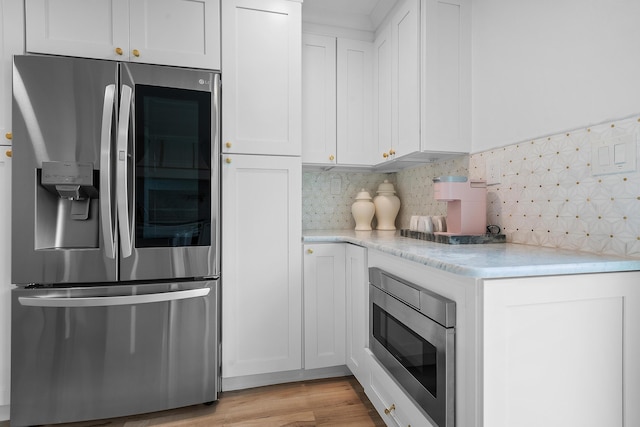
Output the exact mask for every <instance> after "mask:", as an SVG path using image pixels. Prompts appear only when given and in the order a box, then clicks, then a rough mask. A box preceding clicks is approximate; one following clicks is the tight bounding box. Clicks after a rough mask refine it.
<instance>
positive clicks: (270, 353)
mask: <svg viewBox="0 0 640 427" xmlns="http://www.w3.org/2000/svg"><path fill="white" fill-rule="evenodd" d="M300 40H301V3H300V2H298V1H284V0H225V1H223V2H222V151H223V155H222V182H223V187H222V221H223V224H224V226H223V229H222V252H221V253H222V300H223V305H222V377H223V378H222V387H223V390H229V389H232V388H238V387H242V385H240V386H238V385H237V384H242V381H244V380H245V379H247V378H251V377H253V378H255V376H259V375H268V374H272V373H276V372H284V371H293V370H299V369H301V368H302V283H301V281H302V280H301V278H302V271H301V264H302V259H301V253H300V241H301V229H302V213H301V208H300V207H301V205H302V200H301V197H302V166H301V160H300V145H301V144H300V139H301V113H300V110H301V86H300V79H301V53H300V52H301V44H300V43H301V42H300Z"/></svg>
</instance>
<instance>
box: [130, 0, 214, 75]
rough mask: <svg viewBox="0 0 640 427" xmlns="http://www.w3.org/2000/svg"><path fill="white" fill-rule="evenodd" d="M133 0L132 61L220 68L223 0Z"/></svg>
mask: <svg viewBox="0 0 640 427" xmlns="http://www.w3.org/2000/svg"><path fill="white" fill-rule="evenodd" d="M130 1H131V3H130V11H131V14H130V21H129V23H130V32H129V34H130V44H129V51H130V60H131V61H136V62H145V63H152V64H165V65H176V66H180V67H193V68H207V69H213V70H219V69H220V0H162V1H158V0H130ZM136 52H137V54H138V56H137V55H136Z"/></svg>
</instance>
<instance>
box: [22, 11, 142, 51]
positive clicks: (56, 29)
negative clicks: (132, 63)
mask: <svg viewBox="0 0 640 427" xmlns="http://www.w3.org/2000/svg"><path fill="white" fill-rule="evenodd" d="M25 13H26V46H27V51H28V52H34V53H51V54H55V55H66V56H79V57H86V58H98V59H112V60H122V59H124V60H127V59H128V50H129V0H26V2H25ZM118 52H120V53H118Z"/></svg>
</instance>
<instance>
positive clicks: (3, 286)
mask: <svg viewBox="0 0 640 427" xmlns="http://www.w3.org/2000/svg"><path fill="white" fill-rule="evenodd" d="M10 153H11V147H10V146H8V145H0V407H2V406H5V405H9V390H10V372H11V363H10V361H11V221H10V219H11V157H9V156H10ZM0 412H2V411H1V409H0ZM1 419H2V418H0V420H1Z"/></svg>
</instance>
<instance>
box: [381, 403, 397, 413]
mask: <svg viewBox="0 0 640 427" xmlns="http://www.w3.org/2000/svg"><path fill="white" fill-rule="evenodd" d="M395 409H396V404H395V403H392V404H391V406H389V407H388V408H384V413H385V415H389V414H390V413H391V411H395Z"/></svg>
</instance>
